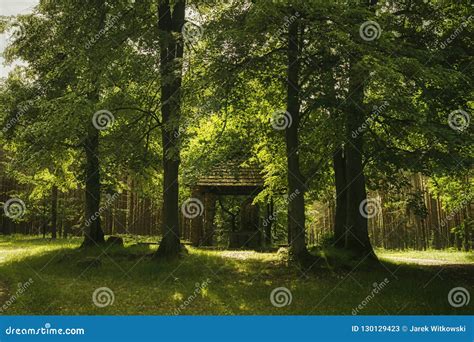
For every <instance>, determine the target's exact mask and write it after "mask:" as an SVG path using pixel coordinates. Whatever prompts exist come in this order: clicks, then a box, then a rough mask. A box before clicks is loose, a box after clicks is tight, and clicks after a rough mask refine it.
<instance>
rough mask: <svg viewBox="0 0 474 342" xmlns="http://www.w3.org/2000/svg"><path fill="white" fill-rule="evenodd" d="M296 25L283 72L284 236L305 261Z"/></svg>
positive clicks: (298, 258) (297, 257) (297, 258)
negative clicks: (286, 122) (285, 116)
mask: <svg viewBox="0 0 474 342" xmlns="http://www.w3.org/2000/svg"><path fill="white" fill-rule="evenodd" d="M299 30H300V24H299V21H298V20H295V21H294V22H292V23H291V24H290V27H289V30H288V74H287V107H286V110H287V113H288V114H289V115H290V117H291V119H292V120H291V121H292V123H291V125H289V126H288V127H287V128H286V130H285V133H286V134H285V136H286V157H287V166H288V236H289V242H290V252H291V254H292V257H293V258H294V260H295V261H297V262H303V263H304V262H305V261H306V260H307V259H308V257H309V253H308V250H307V249H306V241H305V201H304V193H305V181H304V177H303V175H302V174H301V171H300V161H299V136H298V128H299V123H300V87H299V71H300V65H299V64H300V62H299V54H300V37H299Z"/></svg>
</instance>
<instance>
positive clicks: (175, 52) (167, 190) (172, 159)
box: [156, 0, 185, 257]
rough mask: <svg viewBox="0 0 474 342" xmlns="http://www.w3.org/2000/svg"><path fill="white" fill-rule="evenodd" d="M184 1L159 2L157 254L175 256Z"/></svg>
mask: <svg viewBox="0 0 474 342" xmlns="http://www.w3.org/2000/svg"><path fill="white" fill-rule="evenodd" d="M184 15H185V0H176V1H174V2H173V6H172V8H171V6H170V2H169V0H159V1H158V18H159V19H158V29H159V31H160V74H161V82H162V83H161V113H162V144H163V221H162V227H163V229H162V233H163V238H162V240H161V243H160V246H159V248H158V251H157V252H156V255H157V256H164V257H176V256H178V255H179V253H180V251H181V242H180V232H179V205H178V199H179V198H178V197H179V185H178V171H179V163H180V160H179V158H180V156H179V141H178V137H179V134H178V132H179V118H180V112H181V82H182V76H181V73H182V58H183V42H182V39H179V38H181V37H182V34H181V29H182V27H183V25H184Z"/></svg>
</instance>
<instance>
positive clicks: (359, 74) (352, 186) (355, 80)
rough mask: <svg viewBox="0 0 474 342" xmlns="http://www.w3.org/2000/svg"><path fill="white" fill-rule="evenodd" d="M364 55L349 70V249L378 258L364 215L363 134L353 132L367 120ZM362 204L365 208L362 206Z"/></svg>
mask: <svg viewBox="0 0 474 342" xmlns="http://www.w3.org/2000/svg"><path fill="white" fill-rule="evenodd" d="M359 60H360V58H357V57H355V58H353V59H352V60H351V62H350V67H349V68H350V71H349V94H350V95H349V99H348V103H349V104H348V106H347V110H346V141H347V143H346V145H345V150H344V152H345V155H344V156H345V161H346V182H347V189H346V191H347V192H346V196H347V197H346V198H347V215H346V229H347V233H346V242H345V246H346V248H347V249H349V250H352V251H353V252H356V253H357V254H359V255H361V256H363V257H365V256H369V257H372V258H375V253H374V251H373V249H372V245H371V243H370V239H369V232H368V225H367V216H366V215H364V210H363V207H364V204H367V192H366V187H365V176H364V166H363V159H362V158H363V134H362V133H361V134H359V135H357V136H353V135H352V132H355V131H357V130H358V128H359V127H361V126H362V124H363V123H364V119H365V117H364V111H363V109H362V108H363V107H364V105H363V100H364V86H363V82H364V70H362V68H361V67H360V65H359V64H358V61H359ZM361 206H362V210H361Z"/></svg>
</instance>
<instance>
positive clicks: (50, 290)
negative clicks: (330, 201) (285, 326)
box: [0, 237, 474, 315]
mask: <svg viewBox="0 0 474 342" xmlns="http://www.w3.org/2000/svg"><path fill="white" fill-rule="evenodd" d="M79 245H80V240H79V239H71V240H68V241H61V240H59V241H56V242H51V241H47V240H42V239H39V238H31V237H30V238H24V237H23V238H20V237H7V238H5V237H1V238H0V260H2V261H0V280H1V281H2V282H3V283H4V284H6V286H7V289H8V292H9V293H8V295H7V296H4V297H5V298H6V299H9V298H11V296H12V295H13V294H15V293H16V291H17V288H18V283H24V282H25V281H27V280H28V279H29V278H32V279H33V281H34V282H33V284H32V285H31V286H30V287H29V288H28V289H27V290H26V291H24V293H23V294H21V295H19V296H17V298H16V299H15V300H14V301H13V303H11V305H9V306H8V308H7V309H6V310H4V312H3V314H9V315H17V314H49V315H53V314H54V315H66V314H67V315H75V314H81V315H86V314H92V315H95V314H112V315H115V314H117V315H118V314H120V315H128V314H145V315H148V314H160V315H171V314H183V315H197V314H206V315H207V314H215V315H226V314H269V315H273V314H275V315H286V314H301V315H306V314H313V315H318V314H319V315H321V314H341V315H350V314H351V313H352V310H353V309H354V308H356V307H357V306H358V305H359V304H361V303H362V301H363V300H364V299H367V297H368V296H369V295H370V294H371V293H372V291H373V289H374V284H375V283H376V284H380V283H381V282H383V281H384V279H387V281H388V284H387V285H386V286H385V287H384V288H383V289H382V290H381V291H380V292H379V293H378V294H376V295H375V296H374V297H373V298H371V299H370V300H369V301H368V303H367V304H366V305H365V306H364V307H363V308H362V309H361V310H359V314H363V315H367V314H405V315H406V314H472V313H473V312H474V310H473V304H472V302H471V304H470V305H469V306H465V307H462V308H457V309H456V308H453V307H451V306H450V305H449V303H448V300H447V295H448V292H449V291H450V289H452V288H453V287H457V286H462V287H465V288H467V289H472V288H473V285H474V277H473V274H474V268H473V265H472V263H471V264H466V265H460V266H459V265H458V266H450V265H430V266H419V265H410V264H404V263H396V262H391V261H389V259H390V257H392V256H393V255H396V256H399V255H401V254H397V253H398V252H397V253H393V252H386V251H383V252H380V251H379V254H380V255H381V256H382V259H383V262H382V263H378V264H371V265H367V264H358V263H357V262H356V261H354V260H352V259H351V258H350V256H348V255H345V254H341V253H340V252H338V251H335V250H324V251H321V250H320V251H317V250H316V251H315V253H319V254H320V255H321V256H323V262H321V265H322V266H321V267H319V268H317V269H314V270H312V271H311V272H310V273H304V272H302V271H301V270H299V269H298V268H296V267H294V266H291V265H287V263H286V262H285V261H284V260H283V259H281V258H280V256H279V255H278V254H277V253H257V252H251V251H228V250H226V251H212V250H200V249H195V248H189V255H188V256H186V257H184V258H182V259H180V260H176V261H172V262H164V261H156V260H152V259H151V258H150V254H151V253H152V252H153V251H154V250H155V249H156V246H147V245H136V244H135V243H134V242H133V241H131V240H128V241H127V243H126V246H125V248H117V247H106V248H104V249H99V248H97V249H92V250H89V251H87V252H85V251H80V250H78V249H77V247H78V246H79ZM417 253H418V252H417ZM437 253H438V252H431V253H430V254H429V255H430V259H438V258H439V259H442V258H443V255H444V254H445V253H447V252H439V253H440V254H437ZM448 254H449V253H448ZM455 254H456V253H453V254H449V257H450V259H448V260H451V261H456V263H458V260H472V257H473V255H472V253H471V254H467V253H464V254H465V255H462V253H461V254H459V255H456V256H455ZM403 255H409V257H410V258H412V257H414V255H415V254H412V253H407V254H403ZM417 255H418V254H417ZM95 259H100V262H101V266H99V267H96V265H94V264H93V263H90V261H91V260H95ZM100 287H108V288H110V289H111V290H112V291H113V293H114V297H115V299H114V303H113V304H112V305H109V306H106V307H103V308H100V307H97V306H96V305H94V303H93V301H92V294H93V292H94V291H95V290H96V289H97V288H100ZM276 287H286V288H288V289H289V290H290V291H291V294H292V302H291V304H290V305H287V306H284V307H281V308H278V307H275V306H273V305H272V304H271V302H270V293H271V292H272V290H273V289H274V288H276ZM5 298H4V299H3V302H4V301H5V300H6V299H5ZM0 304H2V302H0Z"/></svg>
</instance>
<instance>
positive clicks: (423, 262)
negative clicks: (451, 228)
mask: <svg viewBox="0 0 474 342" xmlns="http://www.w3.org/2000/svg"><path fill="white" fill-rule="evenodd" d="M384 258H385V259H388V260H391V261H397V262H406V263H410V264H417V265H422V266H459V267H462V266H468V267H469V266H471V267H474V264H470V263H466V262H456V261H450V260H439V259H420V258H406V257H398V256H385V257H384Z"/></svg>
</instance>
